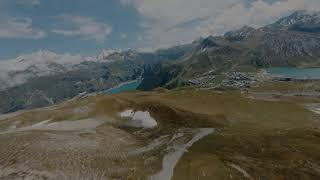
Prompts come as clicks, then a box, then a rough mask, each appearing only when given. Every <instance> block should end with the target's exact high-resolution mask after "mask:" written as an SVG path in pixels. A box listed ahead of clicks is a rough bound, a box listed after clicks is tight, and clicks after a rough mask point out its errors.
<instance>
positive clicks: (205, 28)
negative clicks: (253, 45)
mask: <svg viewBox="0 0 320 180" xmlns="http://www.w3.org/2000/svg"><path fill="white" fill-rule="evenodd" d="M121 2H122V4H123V5H126V6H128V5H131V6H133V7H134V8H136V9H137V11H138V12H139V13H140V14H141V15H142V16H143V17H144V21H143V22H140V25H141V27H142V28H144V29H145V34H144V39H145V44H144V46H148V47H150V46H153V47H154V48H157V47H162V46H169V45H173V44H178V43H185V42H190V41H192V40H194V39H196V38H198V37H200V36H208V35H220V34H223V33H224V32H226V31H229V30H233V29H236V28H240V27H241V26H244V25H251V26H255V27H260V26H264V25H267V24H269V23H272V22H274V21H275V20H277V19H278V18H280V17H283V16H286V15H288V14H289V13H291V12H293V11H295V10H319V9H320V1H319V0H279V1H277V0H273V3H270V1H269V3H268V2H266V0H265V1H263V0H252V2H251V4H250V5H249V6H248V4H246V3H245V2H248V0H223V1H221V0H196V1H195V0H161V1H159V0H121Z"/></svg>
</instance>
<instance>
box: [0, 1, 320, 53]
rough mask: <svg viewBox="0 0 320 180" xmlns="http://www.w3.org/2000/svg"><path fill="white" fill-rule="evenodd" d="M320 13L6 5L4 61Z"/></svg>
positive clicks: (183, 38)
mask: <svg viewBox="0 0 320 180" xmlns="http://www.w3.org/2000/svg"><path fill="white" fill-rule="evenodd" d="M319 8H320V1H319V0H224V1H221V0H0V59H7V58H12V57H15V56H17V55H19V54H22V53H30V52H33V51H37V50H39V49H48V50H51V51H54V52H57V53H72V54H81V55H94V54H98V53H99V52H100V51H101V50H102V49H106V48H116V49H118V48H121V49H127V48H138V49H143V50H152V49H156V48H161V47H168V46H172V45H176V44H183V43H187V42H190V41H192V40H194V39H196V38H199V37H204V36H208V35H219V34H223V33H224V32H225V31H228V30H233V29H236V28H239V27H241V26H244V25H250V26H254V27H260V26H263V25H266V24H268V23H271V22H273V21H275V20H276V19H278V18H280V17H282V16H285V15H288V14H289V13H291V12H293V11H295V10H301V9H307V10H319Z"/></svg>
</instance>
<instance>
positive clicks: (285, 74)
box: [267, 67, 320, 79]
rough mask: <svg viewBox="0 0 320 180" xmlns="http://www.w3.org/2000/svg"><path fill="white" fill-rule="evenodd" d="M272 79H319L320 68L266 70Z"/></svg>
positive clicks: (277, 68)
mask: <svg viewBox="0 0 320 180" xmlns="http://www.w3.org/2000/svg"><path fill="white" fill-rule="evenodd" d="M267 71H268V72H269V73H270V74H271V75H272V76H273V77H282V78H293V79H320V68H292V67H274V68H269V69H268V70H267Z"/></svg>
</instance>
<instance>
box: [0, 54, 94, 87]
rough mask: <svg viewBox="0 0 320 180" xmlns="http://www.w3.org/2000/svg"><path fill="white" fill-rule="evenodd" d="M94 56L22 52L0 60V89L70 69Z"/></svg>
mask: <svg viewBox="0 0 320 180" xmlns="http://www.w3.org/2000/svg"><path fill="white" fill-rule="evenodd" d="M88 60H95V58H88V57H83V56H80V55H71V54H68V53H66V54H57V53H54V52H52V51H49V50H40V51H37V52H34V53H31V54H22V55H20V56H18V57H17V58H14V59H8V60H1V61H0V83H1V85H0V89H3V88H7V87H12V86H15V85H18V84H21V83H24V82H26V81H27V80H28V79H30V78H32V77H39V76H48V75H53V74H56V73H61V72H65V71H69V70H72V68H73V66H74V65H76V64H80V63H81V62H84V61H88Z"/></svg>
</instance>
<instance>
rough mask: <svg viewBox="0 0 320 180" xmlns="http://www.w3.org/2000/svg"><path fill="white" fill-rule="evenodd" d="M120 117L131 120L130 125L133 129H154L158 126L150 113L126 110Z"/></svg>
mask: <svg viewBox="0 0 320 180" xmlns="http://www.w3.org/2000/svg"><path fill="white" fill-rule="evenodd" d="M120 117H122V118H128V119H130V120H131V121H130V122H129V124H130V125H131V126H133V127H143V128H154V127H156V126H157V125H158V123H157V121H156V120H155V119H154V118H152V117H151V115H150V113H149V112H148V111H136V112H135V111H133V110H126V111H123V112H121V113H120Z"/></svg>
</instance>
